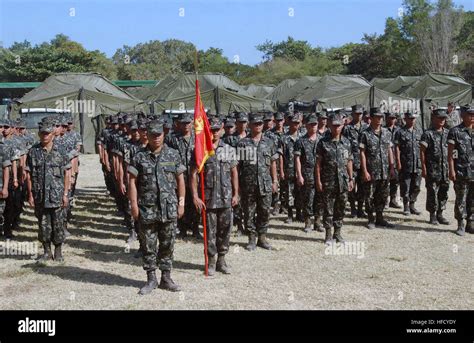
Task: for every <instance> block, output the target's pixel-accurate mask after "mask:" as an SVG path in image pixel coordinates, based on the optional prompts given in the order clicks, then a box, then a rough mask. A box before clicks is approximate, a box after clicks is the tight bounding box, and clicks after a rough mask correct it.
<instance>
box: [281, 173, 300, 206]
mask: <svg viewBox="0 0 474 343" xmlns="http://www.w3.org/2000/svg"><path fill="white" fill-rule="evenodd" d="M295 182H296V181H295V178H294V177H293V178H291V179H290V180H288V179H285V180H283V181H281V184H280V199H281V204H282V207H283V208H290V207H294V206H295Z"/></svg>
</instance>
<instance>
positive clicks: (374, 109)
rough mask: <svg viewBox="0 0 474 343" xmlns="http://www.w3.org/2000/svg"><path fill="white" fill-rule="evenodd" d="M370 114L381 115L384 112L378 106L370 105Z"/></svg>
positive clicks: (373, 115) (372, 115)
mask: <svg viewBox="0 0 474 343" xmlns="http://www.w3.org/2000/svg"><path fill="white" fill-rule="evenodd" d="M370 116H371V117H383V116H384V114H383V113H382V111H381V110H380V107H371V108H370Z"/></svg>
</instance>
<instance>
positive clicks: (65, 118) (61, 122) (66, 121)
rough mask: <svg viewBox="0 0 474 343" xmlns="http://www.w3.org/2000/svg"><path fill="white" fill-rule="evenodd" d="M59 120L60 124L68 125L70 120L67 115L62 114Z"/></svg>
mask: <svg viewBox="0 0 474 343" xmlns="http://www.w3.org/2000/svg"><path fill="white" fill-rule="evenodd" d="M58 121H59V125H67V124H68V120H67V117H66V116H65V115H61V116H60V117H59V119H58Z"/></svg>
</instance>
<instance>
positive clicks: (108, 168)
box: [105, 164, 112, 173]
mask: <svg viewBox="0 0 474 343" xmlns="http://www.w3.org/2000/svg"><path fill="white" fill-rule="evenodd" d="M105 169H107V171H108V172H109V173H110V172H111V171H112V169H110V165H108V164H106V165H105Z"/></svg>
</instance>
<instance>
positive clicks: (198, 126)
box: [194, 117, 204, 134]
mask: <svg viewBox="0 0 474 343" xmlns="http://www.w3.org/2000/svg"><path fill="white" fill-rule="evenodd" d="M194 130H195V133H196V134H199V133H201V132H202V131H203V130H204V121H203V120H202V117H199V118H196V120H195V121H194Z"/></svg>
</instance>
